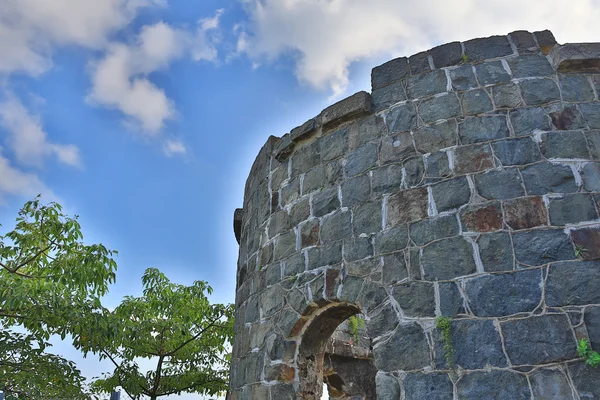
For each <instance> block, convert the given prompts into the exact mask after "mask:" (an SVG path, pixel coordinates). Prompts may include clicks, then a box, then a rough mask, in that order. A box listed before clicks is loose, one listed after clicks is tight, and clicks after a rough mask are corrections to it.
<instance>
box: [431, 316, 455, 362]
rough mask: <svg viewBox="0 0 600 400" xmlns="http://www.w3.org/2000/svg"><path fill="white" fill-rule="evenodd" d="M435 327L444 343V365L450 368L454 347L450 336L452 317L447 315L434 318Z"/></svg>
mask: <svg viewBox="0 0 600 400" xmlns="http://www.w3.org/2000/svg"><path fill="white" fill-rule="evenodd" d="M435 327H436V328H437V329H438V330H439V331H440V333H441V334H442V342H443V343H444V359H445V360H446V367H448V368H452V366H453V364H454V362H453V359H454V348H453V347H452V340H451V338H450V336H451V334H452V319H451V318H449V317H437V318H436V320H435Z"/></svg>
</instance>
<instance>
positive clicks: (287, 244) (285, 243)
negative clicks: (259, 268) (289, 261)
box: [273, 231, 296, 261]
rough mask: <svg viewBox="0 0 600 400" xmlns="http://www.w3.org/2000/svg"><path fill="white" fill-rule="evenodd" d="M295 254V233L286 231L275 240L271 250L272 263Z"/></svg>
mask: <svg viewBox="0 0 600 400" xmlns="http://www.w3.org/2000/svg"><path fill="white" fill-rule="evenodd" d="M295 252H296V233H295V232H294V231H288V232H286V233H283V234H281V235H279V236H278V237H277V238H276V239H275V248H274V250H273V261H279V260H282V259H284V258H286V257H289V256H291V255H292V254H294V253H295Z"/></svg>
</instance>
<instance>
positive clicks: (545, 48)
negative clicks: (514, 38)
mask: <svg viewBox="0 0 600 400" xmlns="http://www.w3.org/2000/svg"><path fill="white" fill-rule="evenodd" d="M533 35H534V36H535V38H536V40H537V42H538V45H539V46H540V48H541V49H542V53H543V54H544V55H548V53H549V52H550V50H551V49H552V48H553V47H554V45H556V39H554V35H553V34H552V32H550V31H549V30H547V29H546V30H543V31H537V32H533Z"/></svg>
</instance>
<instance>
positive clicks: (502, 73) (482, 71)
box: [475, 61, 511, 85]
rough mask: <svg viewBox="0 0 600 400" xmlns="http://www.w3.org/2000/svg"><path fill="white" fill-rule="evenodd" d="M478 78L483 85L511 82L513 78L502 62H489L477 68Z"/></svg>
mask: <svg viewBox="0 0 600 400" xmlns="http://www.w3.org/2000/svg"><path fill="white" fill-rule="evenodd" d="M475 71H476V73H477V78H478V79H479V82H480V83H481V84H482V85H495V84H498V83H505V82H510V79H511V76H510V75H509V73H508V71H507V70H506V69H505V68H504V65H502V62H501V61H488V62H484V63H481V64H477V65H476V66H475Z"/></svg>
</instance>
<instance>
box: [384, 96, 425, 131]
mask: <svg viewBox="0 0 600 400" xmlns="http://www.w3.org/2000/svg"><path fill="white" fill-rule="evenodd" d="M385 122H386V124H387V127H388V131H389V132H390V133H394V132H404V131H409V130H411V129H413V128H415V127H416V126H417V113H416V110H415V106H414V105H413V103H406V104H402V105H399V106H397V107H394V108H392V109H391V110H390V112H389V113H387V114H386V116H385Z"/></svg>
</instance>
